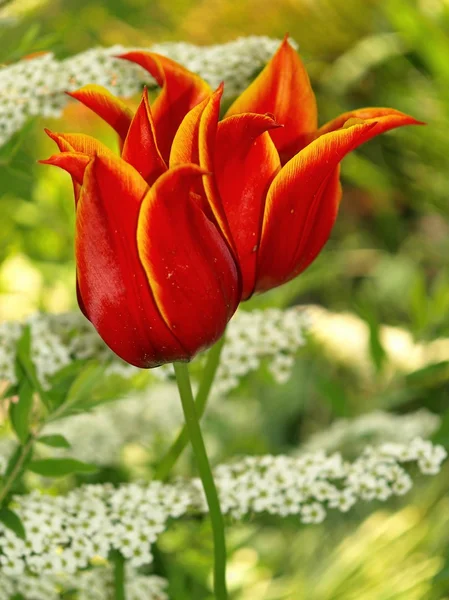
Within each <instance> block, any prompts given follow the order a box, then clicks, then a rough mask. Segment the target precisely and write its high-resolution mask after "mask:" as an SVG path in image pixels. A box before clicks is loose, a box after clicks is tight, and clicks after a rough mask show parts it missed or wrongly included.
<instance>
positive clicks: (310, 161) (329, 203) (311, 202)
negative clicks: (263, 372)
mask: <svg viewBox="0 0 449 600" xmlns="http://www.w3.org/2000/svg"><path fill="white" fill-rule="evenodd" d="M375 126H376V125H375V123H371V122H368V123H361V124H356V125H352V126H350V127H347V128H346V129H339V130H338V131H334V132H330V133H327V134H325V135H323V136H321V137H319V138H318V139H317V140H315V141H314V142H312V143H311V144H309V145H308V146H306V147H305V148H304V149H303V150H302V151H301V152H299V153H298V154H297V155H296V156H295V157H294V158H292V159H291V160H290V161H289V162H288V163H287V164H286V165H285V166H284V167H283V168H282V169H281V171H280V172H279V173H278V175H277V176H276V177H275V178H274V180H273V182H272V184H271V186H270V189H269V190H268V195H267V201H266V204H265V215H264V220H263V226H262V237H261V244H260V251H259V255H258V265H257V281H256V290H257V291H260V292H261V291H266V290H269V289H271V288H273V287H276V286H278V285H281V284H283V283H285V282H286V281H289V280H290V279H292V278H293V277H296V275H298V274H299V273H300V272H301V271H302V270H303V269H304V264H305V263H307V264H310V262H311V261H310V260H309V259H310V256H311V255H313V254H315V255H316V254H317V253H318V251H319V249H321V247H322V245H324V243H325V242H326V240H327V239H328V237H329V235H330V232H331V229H332V225H333V222H334V220H335V215H336V211H337V208H338V203H339V201H340V194H339V188H338V184H337V182H336V178H337V175H336V174H335V171H336V169H337V167H338V165H339V162H340V161H341V160H342V159H343V158H344V156H345V155H346V154H348V152H350V151H351V150H354V148H356V147H357V146H359V145H360V144H363V143H364V142H365V141H367V140H368V139H369V138H370V137H371V130H372V129H373V128H374V127H375ZM317 247H319V248H318V249H317ZM305 253H308V256H305Z"/></svg>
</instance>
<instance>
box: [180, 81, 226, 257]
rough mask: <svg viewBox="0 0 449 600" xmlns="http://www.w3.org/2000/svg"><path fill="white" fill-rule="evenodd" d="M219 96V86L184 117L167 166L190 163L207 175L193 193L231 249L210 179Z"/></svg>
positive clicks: (212, 167)
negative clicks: (200, 199)
mask: <svg viewBox="0 0 449 600" xmlns="http://www.w3.org/2000/svg"><path fill="white" fill-rule="evenodd" d="M222 94H223V85H220V86H219V87H218V88H217V90H215V92H214V93H213V94H211V95H210V96H209V97H208V98H206V99H205V100H203V101H202V102H200V104H198V105H197V106H195V107H194V108H193V109H192V110H191V111H190V112H189V113H187V115H186V116H185V117H184V119H183V121H182V123H181V125H180V126H179V128H178V131H177V132H176V135H175V138H174V140H173V144H172V148H171V153H170V166H171V167H173V166H176V165H181V164H185V163H193V164H198V165H200V166H201V168H202V169H204V170H205V171H207V172H208V173H209V175H208V176H206V177H203V181H202V182H197V184H196V185H195V186H194V192H195V193H196V194H197V195H198V196H200V197H202V198H203V202H202V207H203V210H204V212H205V213H206V214H207V216H208V217H209V218H210V219H211V220H213V221H214V223H216V225H217V227H218V228H219V229H220V231H221V232H222V234H223V236H224V238H225V239H226V241H227V242H228V245H229V247H230V248H233V249H234V241H233V239H232V234H231V231H230V229H229V225H228V222H227V220H226V215H225V212H224V209H223V204H222V201H221V198H220V195H219V193H218V189H217V186H216V182H215V179H214V177H213V176H212V173H213V172H214V165H215V161H214V152H215V140H216V135H217V125H218V119H219V113H220V100H221V96H222Z"/></svg>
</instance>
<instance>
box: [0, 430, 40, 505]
mask: <svg viewBox="0 0 449 600" xmlns="http://www.w3.org/2000/svg"><path fill="white" fill-rule="evenodd" d="M34 439H35V438H34V436H33V435H30V436H29V438H28V440H27V441H26V442H25V444H23V445H22V446H19V448H18V449H17V450H16V452H15V454H14V458H13V459H12V461H11V462H10V465H9V468H8V470H7V472H6V475H5V481H4V483H3V485H2V486H1V488H0V506H1V505H2V504H3V503H4V501H5V499H6V497H7V496H8V494H9V492H10V490H11V488H12V487H13V485H14V484H15V482H16V481H17V479H18V478H19V477H20V475H21V474H22V470H23V466H24V464H25V462H26V461H27V459H28V457H29V456H30V453H31V451H32V448H33V444H34Z"/></svg>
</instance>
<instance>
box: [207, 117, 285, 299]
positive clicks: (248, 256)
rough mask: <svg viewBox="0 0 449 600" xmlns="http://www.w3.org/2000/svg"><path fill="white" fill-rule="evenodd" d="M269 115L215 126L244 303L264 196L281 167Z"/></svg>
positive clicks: (251, 276)
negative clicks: (271, 132) (216, 127)
mask: <svg viewBox="0 0 449 600" xmlns="http://www.w3.org/2000/svg"><path fill="white" fill-rule="evenodd" d="M276 127H278V125H277V123H276V122H275V121H274V120H273V119H272V118H271V117H269V116H267V115H257V114H251V113H246V114H243V115H236V116H233V117H228V118H227V119H224V121H222V122H221V123H219V124H218V131H217V139H216V144H215V168H214V173H215V177H216V182H217V186H218V191H219V195H220V198H221V200H222V202H223V207H224V210H225V213H226V218H227V221H228V223H229V226H230V228H231V231H232V236H233V239H234V242H235V245H236V249H237V254H238V259H239V265H240V270H241V274H242V279H243V291H242V300H246V298H248V297H249V296H251V294H252V293H253V290H254V285H255V277H256V259H257V251H258V247H259V243H260V234H261V229H262V217H263V212H264V206H265V198H266V195H267V191H268V188H269V185H270V183H271V181H272V180H273V177H274V176H275V175H276V173H277V172H278V171H279V169H280V167H281V164H280V160H279V155H278V152H277V150H276V148H275V146H274V144H273V142H272V140H271V138H270V135H269V133H267V132H268V131H270V130H271V131H272V130H273V129H274V128H276Z"/></svg>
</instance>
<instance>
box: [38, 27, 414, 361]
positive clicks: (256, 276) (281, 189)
mask: <svg viewBox="0 0 449 600" xmlns="http://www.w3.org/2000/svg"><path fill="white" fill-rule="evenodd" d="M122 58H124V59H127V60H130V61H132V62H135V63H138V64H139V65H141V66H142V67H143V68H145V69H147V70H148V71H149V72H150V73H151V74H152V75H153V76H154V78H155V79H156V81H157V82H158V84H159V85H160V86H161V87H162V92H161V94H160V95H159V97H158V98H157V99H156V101H155V102H154V104H153V106H152V108H151V109H150V107H149V105H148V100H147V96H146V92H145V93H144V95H143V99H142V102H141V103H140V105H139V108H138V109H137V111H136V113H135V114H134V115H133V113H132V111H130V110H129V109H128V108H127V106H126V105H125V104H124V103H122V102H121V101H120V100H118V99H117V98H115V97H114V96H113V95H112V94H110V93H109V92H107V91H106V90H104V89H103V88H101V87H99V86H86V87H84V88H82V89H81V90H78V91H77V92H74V93H72V94H71V95H72V96H73V97H75V98H77V99H78V100H80V101H81V102H83V103H84V104H85V105H87V106H88V107H90V108H91V109H93V110H94V111H95V112H96V113H97V114H98V115H100V116H101V117H102V118H103V119H104V120H105V121H106V122H108V123H109V124H110V125H111V126H112V127H113V128H114V129H115V130H116V131H117V133H118V135H119V138H120V146H121V158H118V157H116V156H115V155H113V154H112V152H111V151H109V150H108V149H107V148H106V147H105V146H103V145H102V144H101V143H100V142H98V141H96V140H94V139H93V138H90V137H89V136H85V135H79V134H50V135H51V137H53V139H55V141H56V142H57V144H58V146H59V149H60V151H61V154H59V155H56V156H53V157H51V158H50V159H49V160H48V161H44V162H49V163H51V164H56V165H58V166H60V167H62V168H64V169H66V170H67V171H69V173H70V174H71V175H72V179H73V183H74V191H75V199H76V200H77V202H78V206H77V235H76V256H77V272H78V298H79V303H80V306H81V309H82V310H83V312H84V313H85V314H86V316H87V317H88V318H89V319H90V320H91V321H92V323H93V324H94V326H95V327H96V328H97V330H98V331H99V333H100V335H101V336H102V337H103V339H104V340H105V341H106V343H107V344H108V345H109V346H110V347H111V348H112V349H113V350H114V351H115V352H117V354H119V355H120V356H121V357H122V358H124V359H125V360H127V361H128V362H130V363H132V364H136V365H138V366H154V365H156V364H160V363H162V362H168V361H173V360H187V359H189V358H190V357H191V356H193V355H194V354H195V353H196V352H197V351H198V350H199V349H201V348H205V347H207V346H209V345H211V344H212V343H213V342H214V341H215V340H217V339H218V337H220V335H221V334H222V333H223V331H224V328H225V326H226V323H227V321H228V320H229V319H230V317H231V316H232V314H233V313H234V311H235V309H236V306H237V305H238V303H239V301H240V300H245V299H247V298H249V297H250V296H251V295H252V294H253V293H255V292H263V291H266V290H269V289H271V288H273V287H276V286H278V285H281V284H283V283H285V282H287V281H289V280H290V279H292V278H294V277H296V276H297V275H298V274H299V273H301V272H302V271H303V270H304V269H306V268H307V266H309V265H310V264H311V262H312V261H313V260H314V259H315V258H316V256H317V255H318V254H319V252H320V251H321V249H322V247H323V246H324V244H325V243H326V241H327V239H328V237H329V235H330V232H331V230H332V227H333V224H334V221H335V218H336V216H337V211H338V205H339V202H340V198H341V188H340V183H339V163H340V161H341V160H342V159H343V158H344V156H345V155H346V154H347V153H348V152H350V151H351V150H354V149H355V148H356V147H357V146H359V145H360V144H362V143H364V142H366V141H367V140H369V139H371V138H372V137H374V136H375V135H378V134H380V133H383V132H385V131H388V130H389V129H393V128H395V127H400V126H402V125H409V124H416V123H418V121H416V120H415V119H413V118H412V117H409V116H407V115H405V114H403V113H400V112H399V111H396V110H393V109H387V108H365V109H360V110H356V111H353V112H350V113H346V114H344V115H341V116H340V117H338V118H337V119H335V120H334V121H332V122H330V123H328V124H326V125H324V126H323V127H321V128H320V129H318V126H317V109H316V103H315V97H314V95H313V92H312V89H311V87H310V82H309V78H308V76H307V72H306V70H305V68H304V66H303V64H302V62H301V60H300V58H299V56H298V55H297V53H296V52H295V51H294V50H293V48H292V47H291V46H290V45H289V43H288V41H287V39H285V40H284V41H283V43H282V44H281V46H280V48H279V50H278V51H277V52H276V54H275V55H274V57H273V58H272V59H271V61H270V62H269V63H268V64H267V66H266V67H265V69H264V70H263V71H262V72H261V73H260V75H259V76H258V77H257V78H256V80H255V81H254V82H253V83H252V84H251V85H250V86H249V87H248V89H247V90H246V91H245V92H244V93H243V94H242V95H241V96H240V97H239V98H237V100H236V101H235V102H234V104H232V106H231V107H230V109H229V110H228V112H227V114H226V116H225V118H224V119H223V120H222V121H220V122H219V110H220V99H221V95H222V86H220V87H219V88H218V90H216V91H215V92H213V93H211V90H210V89H209V87H208V85H207V84H206V83H205V82H204V81H202V80H201V79H200V78H199V77H198V76H197V75H194V74H193V73H190V72H189V71H187V70H186V69H185V68H184V67H182V66H180V65H178V64H177V63H175V62H174V61H172V60H170V59H168V58H165V57H162V56H160V55H157V54H154V53H149V52H140V51H135V52H130V53H127V54H125V55H123V56H122Z"/></svg>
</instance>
